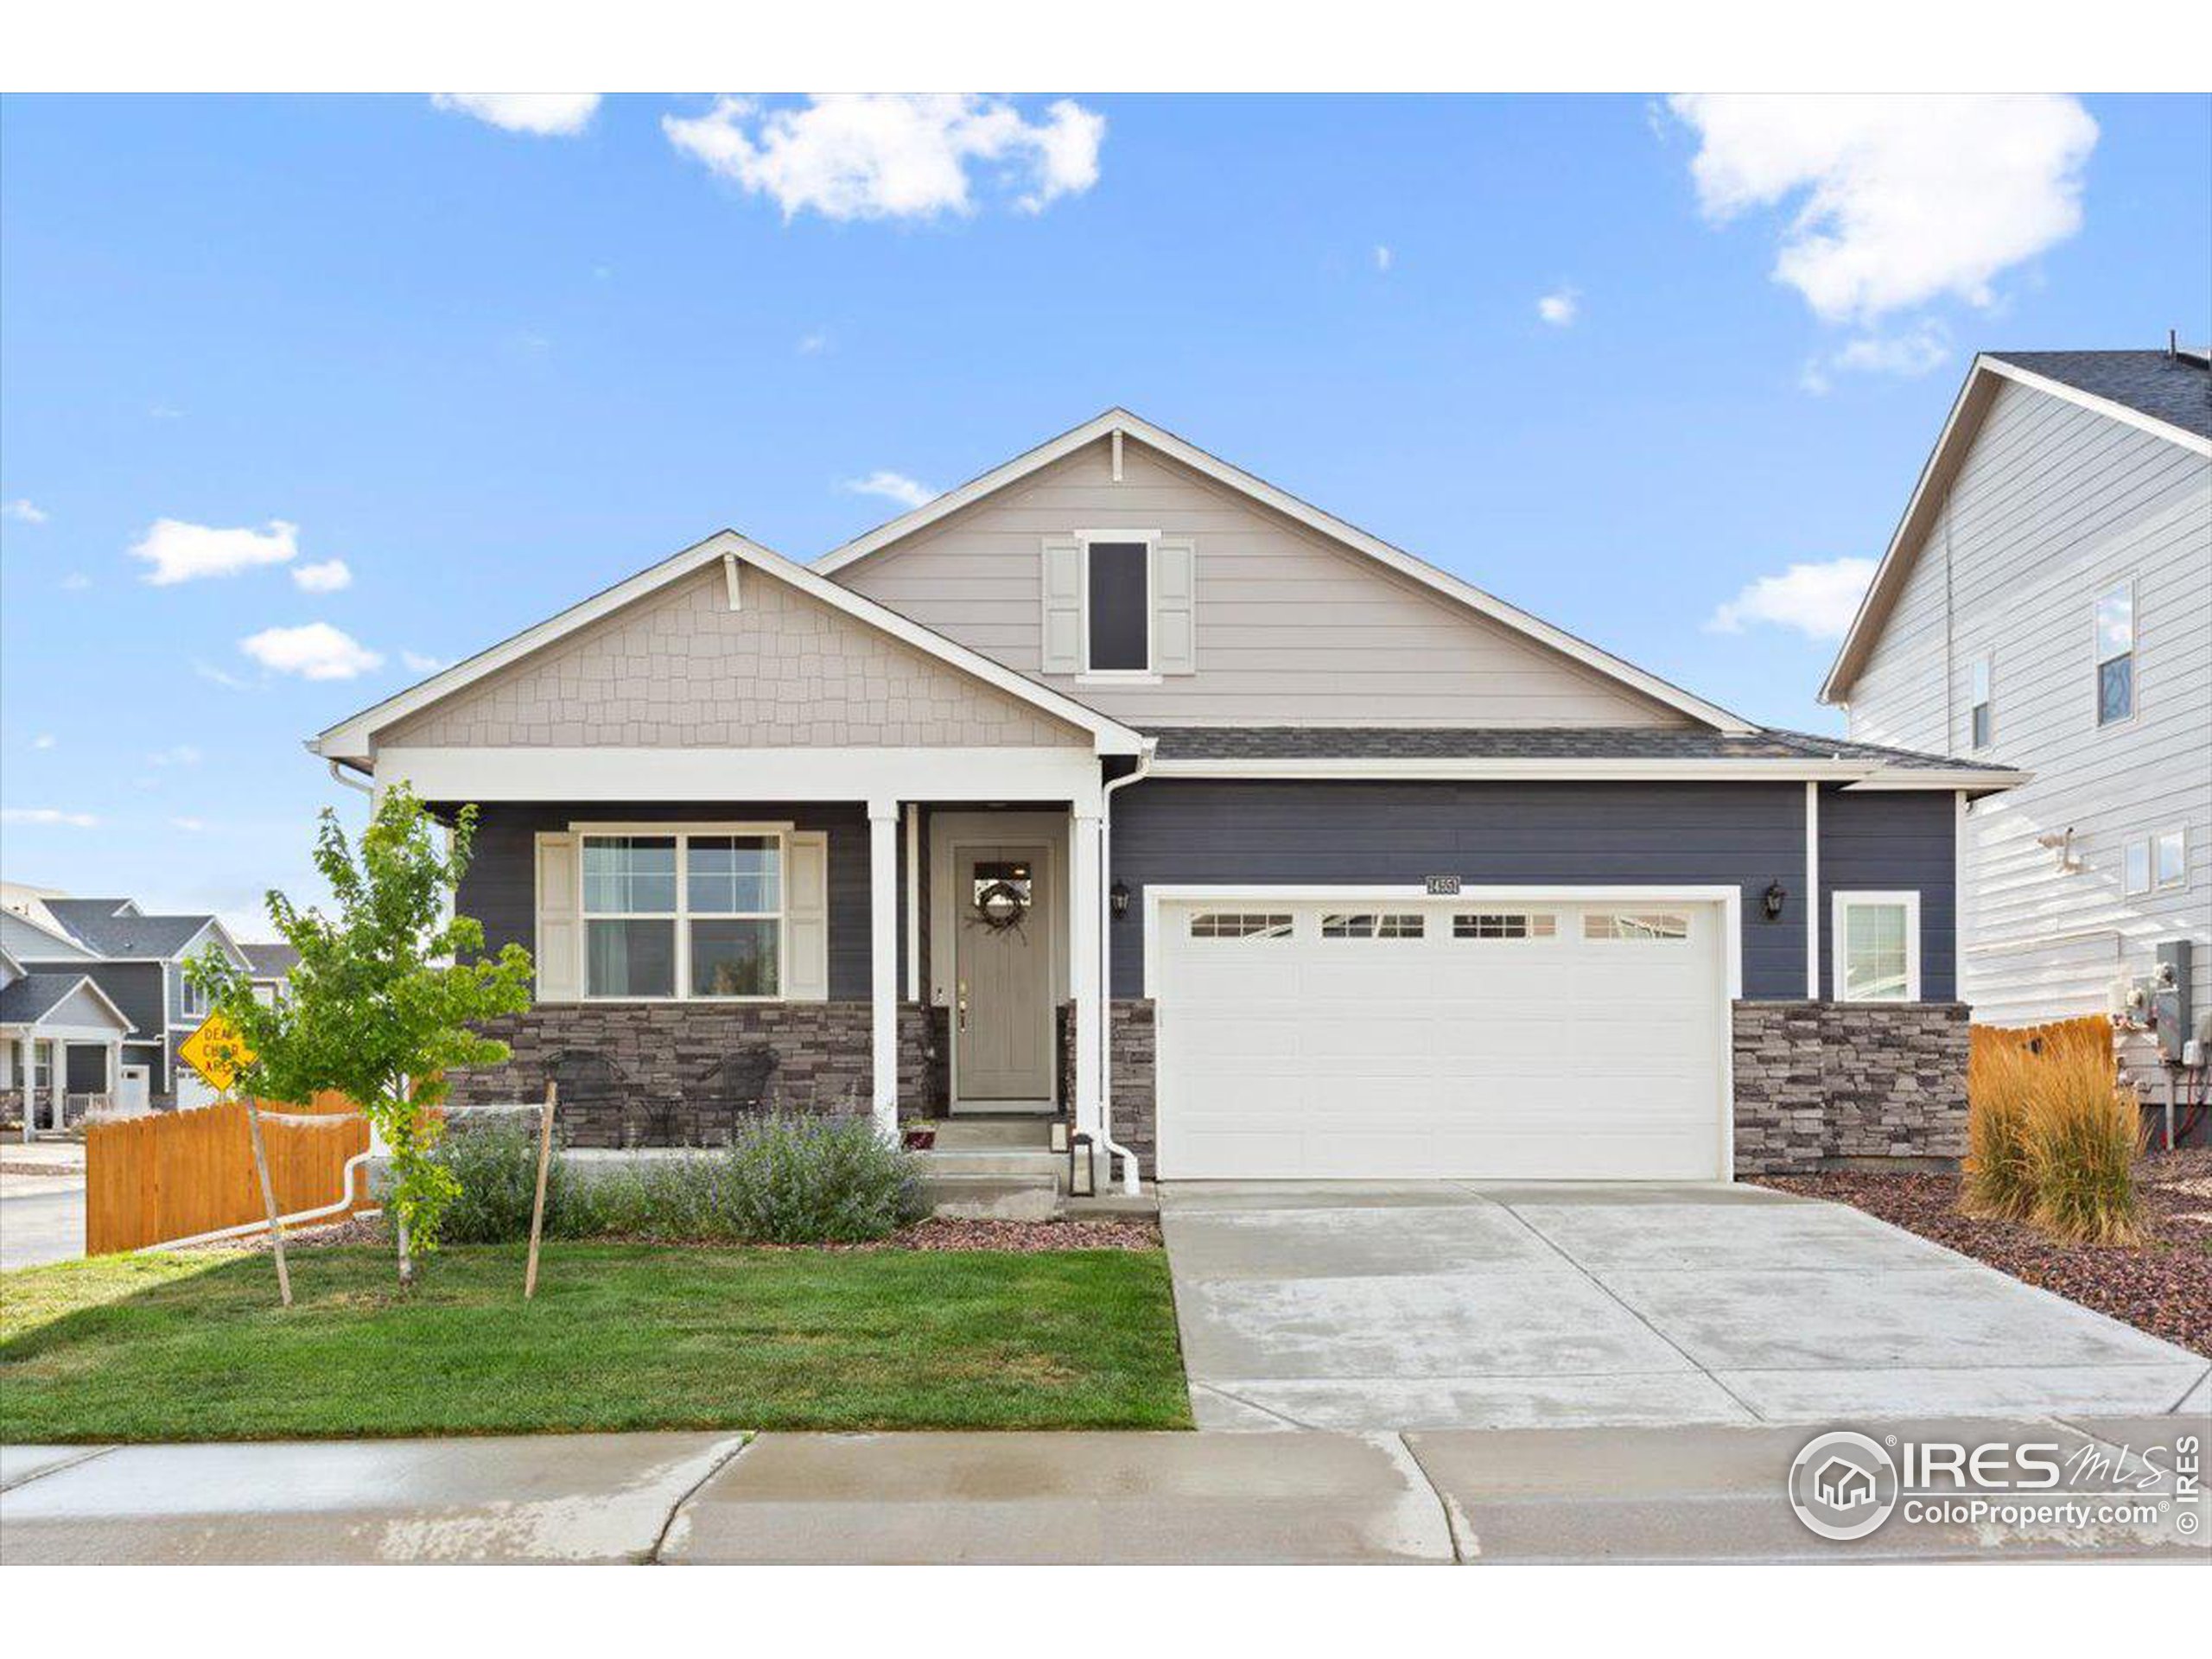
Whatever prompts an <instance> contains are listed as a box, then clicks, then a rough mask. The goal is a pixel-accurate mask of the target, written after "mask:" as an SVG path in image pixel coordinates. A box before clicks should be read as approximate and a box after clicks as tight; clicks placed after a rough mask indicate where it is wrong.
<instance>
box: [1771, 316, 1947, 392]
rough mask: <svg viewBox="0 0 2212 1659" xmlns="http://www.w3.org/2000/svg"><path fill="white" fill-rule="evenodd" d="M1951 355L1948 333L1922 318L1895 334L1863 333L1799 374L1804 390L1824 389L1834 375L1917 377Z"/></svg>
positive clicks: (1815, 360)
mask: <svg viewBox="0 0 2212 1659" xmlns="http://www.w3.org/2000/svg"><path fill="white" fill-rule="evenodd" d="M1950 355H1951V332H1950V330H1949V329H1948V328H1946V327H1943V325H1942V323H1941V322H1939V321H1936V319H1934V318H1932V317H1923V318H1922V319H1920V320H1919V321H1917V322H1916V323H1914V324H1913V325H1912V326H1911V327H1909V328H1905V329H1903V330H1901V331H1899V332H1897V333H1896V334H1879V333H1874V334H1860V335H1859V337H1858V338H1856V339H1854V340H1846V341H1845V342H1844V343H1843V344H1842V345H1840V346H1837V347H1836V349H1835V350H1834V351H1832V352H1828V353H1823V354H1822V355H1821V356H1818V357H1815V358H1814V359H1812V360H1811V361H1809V362H1808V363H1807V364H1806V365H1805V368H1804V372H1802V374H1800V375H1799V376H1798V384H1799V385H1802V386H1803V387H1804V388H1805V390H1806V391H1809V392H1813V393H1815V394H1816V395H1817V394H1819V393H1821V392H1825V391H1827V390H1828V389H1829V387H1830V386H1831V385H1833V384H1834V376H1836V375H1837V374H1891V375H1897V376H1900V377H1902V378H1906V379H1916V378H1919V377H1920V376H1922V375H1923V374H1926V373H1928V372H1929V371H1931V370H1933V369H1936V368H1940V367H1941V366H1942V365H1943V363H1944V362H1945V361H1946V360H1947V359H1948V358H1949V357H1950Z"/></svg>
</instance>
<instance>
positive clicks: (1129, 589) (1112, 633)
mask: <svg viewBox="0 0 2212 1659" xmlns="http://www.w3.org/2000/svg"><path fill="white" fill-rule="evenodd" d="M1084 588H1085V592H1084V599H1085V601H1087V604H1086V618H1087V620H1086V622H1085V633H1086V638H1085V639H1084V647H1085V652H1084V669H1085V670H1086V671H1088V672H1090V673H1093V674H1142V673H1145V672H1147V671H1149V670H1150V669H1151V667H1152V546H1151V544H1150V543H1147V542H1088V543H1084Z"/></svg>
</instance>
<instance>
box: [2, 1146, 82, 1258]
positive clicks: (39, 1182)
mask: <svg viewBox="0 0 2212 1659" xmlns="http://www.w3.org/2000/svg"><path fill="white" fill-rule="evenodd" d="M9 1150H10V1151H14V1150H16V1149H15V1148H12V1147H11V1148H10V1149H9ZM84 1253H85V1174H84V1170H83V1167H82V1166H81V1165H79V1167H78V1168H77V1170H76V1171H75V1172H74V1173H56V1174H52V1175H47V1174H38V1175H16V1174H0V1272H7V1271H10V1270H12V1269H14V1268H33V1267H38V1266H41V1265H42V1264H43V1263H45V1262H68V1261H73V1260H74V1259H75V1258H76V1257H78V1256H80V1255H83V1254H84Z"/></svg>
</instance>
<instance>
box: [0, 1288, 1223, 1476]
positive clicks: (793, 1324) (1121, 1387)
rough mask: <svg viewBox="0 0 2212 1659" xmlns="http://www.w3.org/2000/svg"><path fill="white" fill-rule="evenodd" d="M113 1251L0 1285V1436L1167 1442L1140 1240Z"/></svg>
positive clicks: (1170, 1413) (1176, 1423) (1167, 1366)
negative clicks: (404, 1281)
mask: <svg viewBox="0 0 2212 1659" xmlns="http://www.w3.org/2000/svg"><path fill="white" fill-rule="evenodd" d="M291 1260H292V1283H293V1291H294V1294H295V1295H296V1298H297V1299H298V1300H297V1303H296V1306H294V1307H292V1308H291V1309H290V1310H289V1312H287V1311H285V1310H283V1309H282V1308H280V1307H278V1306H277V1291H276V1283H275V1277H274V1274H273V1271H272V1268H271V1266H270V1262H269V1259H268V1258H267V1257H266V1256H258V1255H227V1254H226V1255H121V1256H106V1257H103V1258H100V1259H99V1260H96V1261H91V1262H66V1263H63V1264H61V1265H60V1266H56V1267H50V1268H27V1269H25V1270H23V1271H22V1272H18V1273H12V1274H7V1275H5V1277H4V1278H0V1440H7V1441H10V1442H33V1441H51V1440H264V1439H277V1438H288V1437H294V1436H315V1435H356V1434H359V1435H379V1434H476V1433H537V1432H551V1431H556V1430H585V1429H642V1428H827V1429H861V1428H1184V1427H1189V1425H1190V1415H1189V1408H1188V1402H1187V1399H1186V1396H1185V1392H1184V1385H1183V1369H1182V1362H1181V1359H1180V1357H1179V1353H1178V1351H1177V1348H1176V1342H1175V1318H1174V1308H1173V1301H1172V1300H1171V1297H1170V1294H1169V1290H1168V1280H1167V1262H1166V1256H1165V1255H1163V1254H1161V1253H1160V1252H1159V1251H1157V1250H1152V1251H1131V1250H1119V1251H1117V1250H1070V1251H1063V1252H1057V1253H1052V1254H1046V1255H1005V1254H991V1253H987V1252H983V1251H944V1252H920V1251H906V1250H884V1251H879V1252H870V1253H867V1254H833V1253H829V1252H826V1251H816V1250H747V1249H665V1248H658V1247H654V1246H649V1245H626V1244H560V1245H549V1246H548V1247H547V1248H546V1251H545V1256H544V1262H543V1268H542V1269H541V1274H540V1277H539V1280H538V1287H537V1300H535V1301H532V1302H531V1303H528V1304H525V1303H524V1301H523V1300H522V1252H521V1250H520V1249H518V1248H505V1247H488V1246H487V1247H473V1248H453V1249H447V1250H445V1251H442V1252H441V1253H440V1254H439V1255H437V1256H436V1257H435V1259H434V1260H433V1261H431V1262H429V1263H428V1264H427V1266H426V1268H425V1269H424V1272H423V1281H422V1282H421V1284H420V1285H419V1286H418V1287H417V1288H416V1291H415V1293H414V1294H412V1295H411V1296H402V1295H401V1294H399V1292H398V1290H397V1287H396V1286H395V1284H394V1282H393V1274H392V1263H391V1255H390V1254H389V1253H388V1252H385V1251H382V1250H373V1249H317V1250H300V1251H295V1252H294V1253H293V1255H292V1258H291Z"/></svg>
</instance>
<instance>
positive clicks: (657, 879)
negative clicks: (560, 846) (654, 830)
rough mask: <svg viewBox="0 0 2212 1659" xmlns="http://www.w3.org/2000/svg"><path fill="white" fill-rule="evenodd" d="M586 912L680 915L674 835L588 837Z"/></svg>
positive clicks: (585, 878)
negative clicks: (677, 897)
mask: <svg viewBox="0 0 2212 1659" xmlns="http://www.w3.org/2000/svg"><path fill="white" fill-rule="evenodd" d="M584 912H585V913H586V914H587V915H595V916H610V915H611V916H620V915H636V914H646V915H654V916H672V915H674V914H675V913H676V837H675V836H585V837H584Z"/></svg>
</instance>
